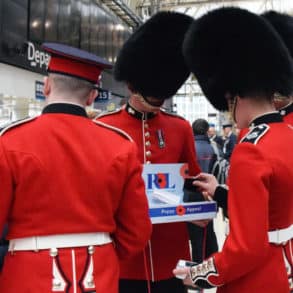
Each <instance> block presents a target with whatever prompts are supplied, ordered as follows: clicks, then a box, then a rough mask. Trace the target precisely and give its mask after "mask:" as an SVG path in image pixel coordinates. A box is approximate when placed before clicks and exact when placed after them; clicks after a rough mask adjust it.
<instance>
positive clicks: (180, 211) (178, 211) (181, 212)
mask: <svg viewBox="0 0 293 293" xmlns="http://www.w3.org/2000/svg"><path fill="white" fill-rule="evenodd" d="M185 212H186V209H185V207H184V206H181V205H180V206H178V207H177V208H176V214H177V215H178V216H183V215H185Z"/></svg>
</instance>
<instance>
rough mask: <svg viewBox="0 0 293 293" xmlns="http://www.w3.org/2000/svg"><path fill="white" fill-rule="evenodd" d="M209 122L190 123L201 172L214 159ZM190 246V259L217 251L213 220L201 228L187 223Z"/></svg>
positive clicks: (202, 258)
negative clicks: (209, 135) (208, 133)
mask: <svg viewBox="0 0 293 293" xmlns="http://www.w3.org/2000/svg"><path fill="white" fill-rule="evenodd" d="M208 129H209V124H208V122H207V121H206V120H204V119H197V120H195V121H194V122H193V123H192V130H193V134H194V138H195V149H196V153H197V157H196V158H197V163H198V164H199V166H200V168H201V170H202V171H203V172H206V173H209V172H210V171H211V167H212V165H213V163H214V162H215V160H216V154H215V152H214V150H213V147H212V146H211V143H210V140H209V137H208V135H207V132H208ZM187 225H188V231H189V237H190V241H191V248H192V260H193V261H194V262H202V261H203V260H204V259H205V258H207V257H209V256H210V255H211V254H212V253H214V252H216V251H218V243H217V238H216V234H215V231H214V224H213V221H210V222H209V224H208V225H207V226H206V227H204V228H202V227H199V226H196V225H193V224H191V223H187Z"/></svg>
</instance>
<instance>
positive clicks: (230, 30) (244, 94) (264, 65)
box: [174, 8, 293, 293]
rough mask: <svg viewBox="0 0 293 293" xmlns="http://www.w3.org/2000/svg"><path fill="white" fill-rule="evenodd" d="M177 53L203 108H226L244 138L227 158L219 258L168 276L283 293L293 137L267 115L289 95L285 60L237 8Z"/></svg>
mask: <svg viewBox="0 0 293 293" xmlns="http://www.w3.org/2000/svg"><path fill="white" fill-rule="evenodd" d="M183 52H184V56H185V57H186V61H187V64H189V66H190V68H191V70H192V72H193V73H194V74H195V76H196V78H197V79H198V82H199V84H200V86H201V88H202V90H203V92H204V94H205V95H206V96H207V98H208V99H209V101H210V102H211V103H212V104H213V105H214V106H215V107H216V108H217V109H219V110H227V109H228V108H229V109H230V110H231V112H232V116H233V117H234V120H235V121H236V122H237V125H238V126H239V127H240V128H245V127H249V126H250V127H251V130H250V132H249V133H248V134H247V135H245V136H244V138H242V140H241V141H240V143H239V144H238V145H237V146H236V147H235V149H234V153H233V154H232V157H231V167H230V171H229V178H228V186H229V191H228V214H229V219H230V233H229V235H228V236H227V239H226V241H225V243H224V246H223V249H222V251H221V252H220V253H215V254H214V255H213V256H212V257H210V258H208V259H206V260H205V261H204V262H203V263H201V264H198V265H194V266H192V267H191V269H190V268H185V269H176V270H174V273H175V274H182V273H187V274H188V275H189V277H187V279H186V280H185V282H187V283H188V282H190V280H192V282H193V283H194V284H195V285H196V286H199V287H202V288H206V287H213V286H217V287H218V289H217V292H221V293H235V292H237V293H247V292H250V293H260V292H266V293H275V292H278V293H288V292H290V289H289V288H291V287H292V284H288V278H287V271H286V265H287V263H288V260H289V259H290V258H292V237H293V213H292V211H293V194H292V192H293V180H292V178H293V168H292V166H293V156H292V155H291V153H292V152H291V148H292V145H293V129H292V127H291V126H290V125H288V124H287V123H284V122H283V120H282V116H281V115H280V114H279V113H278V112H277V111H275V108H274V105H273V97H274V94H275V93H279V94H281V95H284V96H288V95H289V94H291V93H292V90H293V84H292V76H293V69H292V68H293V67H292V60H291V57H290V55H289V52H288V50H287V49H286V47H285V45H284V43H283V42H282V41H281V38H280V37H279V35H278V34H277V33H276V32H275V31H274V30H273V28H272V27H271V26H270V25H268V23H267V22H266V21H265V20H264V19H263V18H262V17H260V16H257V15H255V14H253V13H250V12H248V11H246V10H242V9H238V8H221V9H217V10H214V11H211V12H209V13H208V14H206V15H204V16H203V17H201V18H199V19H198V20H196V21H195V22H194V23H193V24H192V26H191V28H190V30H189V31H188V33H187V35H186V39H185V41H184V46H183ZM197 185H200V183H198V184H197ZM216 192H217V191H216Z"/></svg>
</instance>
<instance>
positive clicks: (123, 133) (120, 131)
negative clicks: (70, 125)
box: [93, 120, 133, 142]
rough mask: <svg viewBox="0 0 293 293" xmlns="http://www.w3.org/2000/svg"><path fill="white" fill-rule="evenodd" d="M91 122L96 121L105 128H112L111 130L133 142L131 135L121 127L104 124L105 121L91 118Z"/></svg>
mask: <svg viewBox="0 0 293 293" xmlns="http://www.w3.org/2000/svg"><path fill="white" fill-rule="evenodd" d="M93 122H94V123H96V124H97V125H100V126H102V127H105V128H107V129H110V130H113V131H115V132H117V133H119V134H120V135H122V136H123V137H125V138H127V139H128V140H130V141H131V142H133V139H132V137H131V136H130V135H129V134H127V133H126V132H125V131H123V130H122V129H120V128H117V127H114V126H112V125H109V124H106V123H104V122H101V121H97V120H93Z"/></svg>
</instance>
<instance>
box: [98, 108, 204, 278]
mask: <svg viewBox="0 0 293 293" xmlns="http://www.w3.org/2000/svg"><path fill="white" fill-rule="evenodd" d="M99 121H103V122H105V123H108V124H111V125H113V126H115V127H118V128H120V129H123V130H124V131H125V132H127V133H128V134H129V135H130V136H131V137H132V138H133V140H134V141H135V142H136V143H137V145H138V156H139V160H140V161H141V163H161V164H162V163H184V162H187V163H188V164H189V173H190V174H191V175H196V174H197V173H199V172H200V169H199V167H198V165H197V163H196V155H195V146H194V138H193V133H192V129H191V126H190V124H189V123H188V122H187V121H186V120H185V119H183V118H181V117H179V116H175V115H171V114H167V113H165V112H163V111H160V112H159V113H158V114H154V113H147V114H146V113H140V112H138V111H136V110H135V109H133V108H132V107H131V106H130V105H129V104H128V105H127V106H126V108H125V109H122V110H119V111H117V112H114V113H110V115H108V114H106V115H105V116H101V117H100V118H99ZM188 241H189V237H188V231H187V227H186V223H185V222H181V223H168V224H155V225H153V233H152V237H151V241H150V242H149V247H147V248H146V250H145V255H146V263H145V261H144V254H143V253H141V254H139V255H137V256H136V257H134V258H132V259H130V260H129V261H122V262H121V275H120V277H121V279H133V280H134V279H136V280H149V279H150V280H152V281H159V280H164V279H169V278H172V277H173V274H172V270H173V269H174V267H175V266H176V263H177V261H178V259H190V251H189V244H188ZM146 268H147V270H146Z"/></svg>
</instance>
